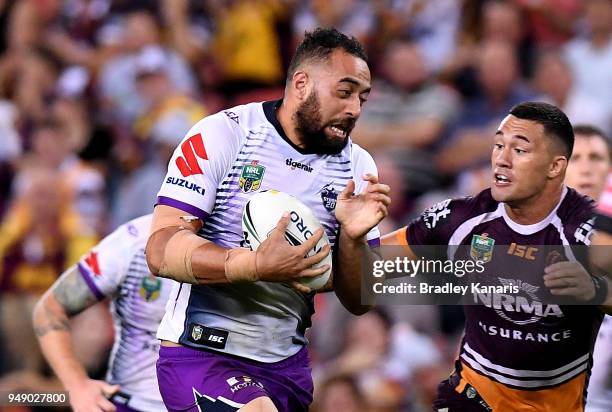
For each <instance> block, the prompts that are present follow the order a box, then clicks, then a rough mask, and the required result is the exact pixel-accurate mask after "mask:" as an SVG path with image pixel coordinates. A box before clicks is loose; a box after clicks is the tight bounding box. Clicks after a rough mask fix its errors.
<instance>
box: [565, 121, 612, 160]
mask: <svg viewBox="0 0 612 412" xmlns="http://www.w3.org/2000/svg"><path fill="white" fill-rule="evenodd" d="M578 135H582V136H589V137H590V136H596V137H599V138H600V139H601V140H603V141H604V143H605V144H606V147H607V148H608V153H609V154H610V159H612V142H610V138H609V137H608V135H606V134H605V133H604V131H603V130H601V129H600V128H599V127H597V126H593V125H590V124H584V123H582V124H577V125H576V126H574V136H578Z"/></svg>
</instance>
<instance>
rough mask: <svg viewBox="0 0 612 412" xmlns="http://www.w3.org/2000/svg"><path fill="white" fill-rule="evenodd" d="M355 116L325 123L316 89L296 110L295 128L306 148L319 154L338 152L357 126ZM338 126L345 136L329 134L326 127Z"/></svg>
mask: <svg viewBox="0 0 612 412" xmlns="http://www.w3.org/2000/svg"><path fill="white" fill-rule="evenodd" d="M355 122H356V120H355V119H354V118H346V119H341V120H331V121H329V122H327V123H325V124H323V120H322V119H321V101H320V100H319V96H318V94H317V92H316V91H315V90H313V91H312V93H310V96H308V98H307V99H306V100H305V101H304V102H302V103H301V104H300V105H299V106H298V108H297V110H296V111H295V130H296V131H297V133H298V135H299V136H300V137H301V138H302V143H303V144H304V149H305V150H306V151H308V152H312V153H317V154H328V155H333V154H338V153H340V152H341V151H342V149H344V146H346V143H347V141H348V136H349V133H350V132H351V130H353V128H354V127H355ZM332 125H334V126H337V127H340V128H342V130H344V131H345V132H346V133H345V136H344V138H334V137H332V136H328V135H327V133H326V132H325V129H326V128H328V127H329V126H332Z"/></svg>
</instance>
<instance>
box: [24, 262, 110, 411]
mask: <svg viewBox="0 0 612 412" xmlns="http://www.w3.org/2000/svg"><path fill="white" fill-rule="evenodd" d="M97 302H98V300H97V299H96V297H95V296H94V294H93V293H92V292H91V290H90V289H89V287H88V286H87V284H86V283H85V280H84V279H83V277H82V276H81V274H80V273H79V271H78V269H77V267H76V266H72V267H71V268H70V269H68V270H66V272H64V274H62V276H61V277H60V278H59V279H58V280H57V281H56V282H55V283H54V284H53V286H52V287H51V289H49V290H48V291H47V292H46V293H45V294H44V295H43V297H42V298H41V299H40V301H39V302H38V303H37V304H36V307H35V308H34V314H33V323H34V332H35V333H36V337H37V338H38V342H39V343H40V347H41V348H42V352H43V355H44V356H45V358H46V359H47V361H48V362H49V365H50V366H51V368H52V369H53V371H54V372H55V374H56V375H57V377H58V378H59V379H60V380H61V381H62V383H63V384H64V387H65V388H66V390H68V392H69V394H70V403H71V406H72V408H73V409H74V410H75V411H77V412H80V411H96V412H98V411H105V412H106V411H115V407H114V405H113V404H112V403H110V402H109V401H108V400H107V399H106V397H107V396H110V395H111V394H112V393H114V392H116V391H117V390H118V389H119V388H118V387H117V386H116V385H114V386H112V385H109V384H108V383H106V382H103V381H96V380H92V379H89V377H88V376H87V372H86V371H85V368H84V367H83V365H82V364H81V363H80V362H79V360H78V359H77V358H76V355H75V352H74V348H73V346H72V335H71V333H70V322H69V318H70V317H72V316H75V315H77V314H78V313H80V312H82V311H83V310H85V309H87V308H88V307H90V306H93V305H94V304H95V303H97Z"/></svg>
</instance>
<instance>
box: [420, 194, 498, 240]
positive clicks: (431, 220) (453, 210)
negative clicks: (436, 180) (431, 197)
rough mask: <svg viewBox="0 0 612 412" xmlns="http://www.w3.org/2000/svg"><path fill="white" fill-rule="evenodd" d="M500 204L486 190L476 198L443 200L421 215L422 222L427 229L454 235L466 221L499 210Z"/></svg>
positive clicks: (466, 197) (465, 197)
mask: <svg viewBox="0 0 612 412" xmlns="http://www.w3.org/2000/svg"><path fill="white" fill-rule="evenodd" d="M498 206H499V202H498V201H496V200H495V199H493V196H491V190H490V189H486V190H483V191H482V192H480V193H478V194H477V195H475V196H464V197H456V198H449V199H446V200H442V201H440V202H438V203H435V204H433V205H431V206H429V207H428V208H427V209H425V210H424V211H423V213H421V216H420V217H419V219H418V220H421V221H422V222H423V223H424V224H425V226H426V227H427V229H430V230H432V229H436V230H442V231H443V232H445V233H448V234H450V233H453V232H454V231H455V230H456V229H457V228H458V227H459V226H461V225H462V224H463V223H465V222H466V221H468V220H470V219H473V218H478V217H482V216H484V215H486V214H487V213H491V212H494V211H495V210H497V208H498Z"/></svg>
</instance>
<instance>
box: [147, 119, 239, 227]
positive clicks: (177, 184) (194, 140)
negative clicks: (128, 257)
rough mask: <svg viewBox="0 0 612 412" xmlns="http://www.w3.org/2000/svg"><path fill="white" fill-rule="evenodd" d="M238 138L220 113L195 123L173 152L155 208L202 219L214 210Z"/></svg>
mask: <svg viewBox="0 0 612 412" xmlns="http://www.w3.org/2000/svg"><path fill="white" fill-rule="evenodd" d="M240 143H241V142H240V134H239V133H237V131H236V130H234V126H232V125H230V124H229V122H228V119H227V118H226V116H225V115H224V114H223V113H217V114H215V115H212V116H208V117H205V118H204V119H202V120H200V121H199V122H198V123H196V124H195V125H194V126H193V127H192V128H191V129H190V130H189V131H188V132H187V136H186V137H185V138H184V139H183V140H182V142H181V143H180V144H179V145H178V147H177V148H176V149H175V150H174V154H173V155H172V158H171V159H170V163H169V164H168V173H167V174H166V177H165V178H164V181H163V183H162V186H161V189H160V190H159V193H158V194H157V204H158V205H166V206H171V207H174V208H177V209H180V210H182V211H184V212H186V213H189V214H191V215H194V216H197V217H199V218H200V219H203V220H204V219H205V218H206V217H207V216H208V215H209V214H210V212H211V211H212V209H213V206H214V204H215V198H216V194H217V187H218V186H219V183H221V181H222V179H223V178H224V177H225V176H226V174H227V171H228V169H229V167H230V166H231V165H232V164H233V162H234V160H235V156H236V153H237V152H238V151H239V150H240Z"/></svg>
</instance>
